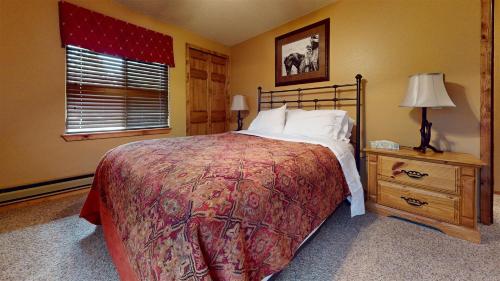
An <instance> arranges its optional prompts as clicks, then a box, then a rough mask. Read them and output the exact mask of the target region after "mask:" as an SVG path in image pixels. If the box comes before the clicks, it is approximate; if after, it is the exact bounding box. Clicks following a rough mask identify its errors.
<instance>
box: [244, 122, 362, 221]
mask: <svg viewBox="0 0 500 281" xmlns="http://www.w3.org/2000/svg"><path fill="white" fill-rule="evenodd" d="M235 133H238V134H245V135H252V136H258V137H264V138H269V139H276V140H283V141H292V142H304V143H311V144H319V145H322V146H324V147H327V148H329V149H330V150H331V151H332V152H333V154H335V156H336V157H337V159H338V161H339V163H340V166H341V167H342V172H344V177H345V179H346V182H347V185H348V187H349V191H350V192H351V195H350V196H349V198H348V199H349V201H350V202H351V217H354V216H358V215H363V214H364V213H365V199H364V195H363V186H362V185H361V179H360V176H359V173H358V169H357V168H356V160H355V159H354V154H353V150H352V145H351V144H349V143H347V142H344V141H335V140H331V139H326V138H324V139H322V138H309V137H304V136H292V135H285V134H272V133H259V132H254V131H248V130H242V131H236V132H235Z"/></svg>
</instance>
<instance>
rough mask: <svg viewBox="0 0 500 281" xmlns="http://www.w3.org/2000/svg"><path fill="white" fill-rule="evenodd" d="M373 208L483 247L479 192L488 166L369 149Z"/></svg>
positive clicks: (447, 156) (464, 157)
mask: <svg viewBox="0 0 500 281" xmlns="http://www.w3.org/2000/svg"><path fill="white" fill-rule="evenodd" d="M365 152H366V153H367V157H368V184H367V190H366V194H367V197H368V198H367V200H368V202H367V209H368V210H370V211H373V212H375V213H377V214H381V215H386V216H396V217H401V218H404V219H408V220H411V221H415V222H418V223H422V224H425V225H429V226H432V227H434V228H437V229H439V230H441V231H443V232H444V233H446V234H448V235H450V236H454V237H458V238H461V239H465V240H469V241H472V242H476V243H480V242H481V236H480V233H479V230H478V227H477V203H476V198H477V197H476V192H477V187H478V182H479V174H480V173H479V169H480V168H481V166H482V165H483V163H482V162H481V161H480V160H479V159H477V158H475V157H474V156H472V155H470V154H465V153H454V152H444V153H434V152H432V151H429V152H427V153H425V154H423V153H420V152H417V151H414V150H413V149H411V148H407V147H403V148H401V149H400V150H395V151H394V150H384V149H365Z"/></svg>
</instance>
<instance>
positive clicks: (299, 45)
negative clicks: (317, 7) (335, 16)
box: [274, 18, 330, 86]
mask: <svg viewBox="0 0 500 281" xmlns="http://www.w3.org/2000/svg"><path fill="white" fill-rule="evenodd" d="M274 48H275V85H276V86H285V85H293V84H303V83H312V82H319V81H327V80H329V78H330V77H329V72H328V70H329V67H328V66H329V59H328V54H329V50H330V19H329V18H328V19H324V20H322V21H319V22H317V23H313V24H311V25H308V26H306V27H303V28H300V29H297V30H294V31H292V32H289V33H287V34H283V35H281V36H279V37H276V39H275V47H274Z"/></svg>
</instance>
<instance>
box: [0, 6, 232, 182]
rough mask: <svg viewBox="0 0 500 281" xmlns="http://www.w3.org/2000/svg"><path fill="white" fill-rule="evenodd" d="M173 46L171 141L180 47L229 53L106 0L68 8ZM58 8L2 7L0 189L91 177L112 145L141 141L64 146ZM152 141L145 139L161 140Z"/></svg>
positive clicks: (180, 99) (178, 123) (179, 121)
mask: <svg viewBox="0 0 500 281" xmlns="http://www.w3.org/2000/svg"><path fill="white" fill-rule="evenodd" d="M71 2H73V3H75V4H77V5H79V6H82V7H85V8H88V9H92V10H94V11H97V12H101V13H104V14H106V15H109V16H112V17H115V18H118V19H122V20H126V21H128V22H131V23H134V24H137V25H140V26H143V27H146V28H149V29H152V30H155V31H159V32H162V33H166V34H169V35H171V36H172V37H173V38H174V54H175V62H176V67H175V68H174V69H172V70H171V84H170V89H171V104H170V108H171V125H172V128H173V129H172V133H171V134H170V135H169V136H181V135H184V134H185V131H186V124H185V120H186V110H185V108H186V102H185V92H186V91H185V73H186V66H185V44H186V42H189V43H192V44H195V45H199V46H201V47H204V48H207V49H211V50H214V51H218V52H221V53H226V54H229V51H230V50H229V48H227V47H225V46H223V45H221V44H217V43H215V42H213V41H210V40H207V39H204V38H202V37H201V36H199V35H196V34H194V33H191V32H188V31H185V30H182V29H180V28H177V27H175V26H172V25H168V24H165V23H161V22H159V21H157V20H153V19H151V18H150V17H147V16H144V15H141V14H138V13H135V12H133V11H131V10H129V9H128V8H126V7H124V6H122V5H120V4H117V3H116V2H113V1H111V0H78V1H77V0H71ZM58 24H59V23H58V10H57V1H56V0H29V1H28V0H22V1H17V0H0V36H1V37H0V66H1V67H0V188H5V187H12V186H17V185H22V184H29V183H35V182H40V181H46V180H51V179H59V178H64V177H70V176H77V175H82V174H88V173H93V172H94V170H95V167H96V165H97V163H98V161H99V159H100V157H101V156H102V155H103V153H105V152H106V151H107V150H108V149H110V148H112V147H115V146H117V145H120V144H123V143H126V142H130V141H136V140H141V139H145V137H129V138H115V139H104V140H92V141H79V142H65V141H64V140H63V139H62V138H61V137H60V135H61V134H62V133H64V129H65V123H64V122H65V120H64V116H65V89H64V83H65V81H64V79H65V73H64V69H65V56H64V54H65V53H64V49H63V48H61V43H60V38H59V26H58ZM165 136H166V135H156V136H151V137H148V138H157V137H165Z"/></svg>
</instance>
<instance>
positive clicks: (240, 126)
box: [236, 110, 243, 131]
mask: <svg viewBox="0 0 500 281" xmlns="http://www.w3.org/2000/svg"><path fill="white" fill-rule="evenodd" d="M241 129H243V118H241V111H240V110H238V129H237V130H236V131H241Z"/></svg>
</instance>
